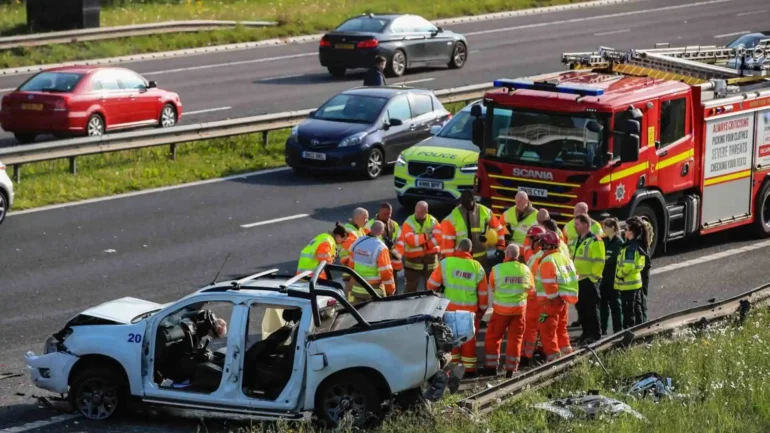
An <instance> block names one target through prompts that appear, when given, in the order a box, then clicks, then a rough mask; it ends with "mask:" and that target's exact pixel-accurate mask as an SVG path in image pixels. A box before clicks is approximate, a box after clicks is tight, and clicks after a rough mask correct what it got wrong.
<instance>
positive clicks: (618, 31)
mask: <svg viewBox="0 0 770 433" xmlns="http://www.w3.org/2000/svg"><path fill="white" fill-rule="evenodd" d="M630 31H631V29H623V30H613V31H611V32H601V33H594V36H607V35H614V34H617V33H628V32H630Z"/></svg>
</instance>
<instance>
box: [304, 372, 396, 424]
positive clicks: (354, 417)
mask: <svg viewBox="0 0 770 433" xmlns="http://www.w3.org/2000/svg"><path fill="white" fill-rule="evenodd" d="M314 413H315V416H316V418H317V421H318V423H320V424H322V425H324V426H325V427H329V428H334V427H337V426H338V425H339V424H340V422H342V421H343V419H344V418H345V417H346V416H349V417H350V418H351V421H352V423H353V426H354V427H363V426H366V425H368V424H370V423H371V422H373V421H376V420H378V419H380V418H381V417H382V398H381V397H380V395H379V393H378V391H377V388H376V387H375V386H374V383H373V382H372V381H371V380H370V379H369V378H368V377H366V376H365V375H362V374H359V373H351V374H346V375H336V376H333V377H331V378H329V379H328V380H326V381H324V383H322V384H321V387H320V388H319V389H318V391H317V393H316V397H315V409H314Z"/></svg>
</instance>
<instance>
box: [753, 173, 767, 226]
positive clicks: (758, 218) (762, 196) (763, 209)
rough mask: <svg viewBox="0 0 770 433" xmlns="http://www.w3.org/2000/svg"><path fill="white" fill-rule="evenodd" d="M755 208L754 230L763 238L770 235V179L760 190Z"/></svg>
mask: <svg viewBox="0 0 770 433" xmlns="http://www.w3.org/2000/svg"><path fill="white" fill-rule="evenodd" d="M756 207H757V208H756V209H755V210H754V215H755V219H754V231H755V232H756V235H757V236H758V237H761V238H767V237H770V181H767V182H765V185H764V186H763V187H762V189H761V190H759V194H758V195H757V200H756Z"/></svg>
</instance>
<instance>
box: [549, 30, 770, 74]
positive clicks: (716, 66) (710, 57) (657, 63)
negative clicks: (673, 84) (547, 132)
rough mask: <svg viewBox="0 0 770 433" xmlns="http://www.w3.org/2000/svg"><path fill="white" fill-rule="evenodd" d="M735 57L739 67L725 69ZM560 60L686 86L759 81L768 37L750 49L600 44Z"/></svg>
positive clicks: (768, 57)
mask: <svg viewBox="0 0 770 433" xmlns="http://www.w3.org/2000/svg"><path fill="white" fill-rule="evenodd" d="M733 59H735V64H737V65H743V67H742V68H735V69H733V68H728V67H725V66H722V65H726V64H727V63H728V62H729V61H730V60H733ZM562 62H563V63H566V64H568V65H569V66H570V68H571V69H608V70H610V71H611V72H616V73H621V74H626V75H634V76H644V77H651V78H658V79H667V80H677V81H683V82H685V83H687V84H690V85H698V84H702V83H707V82H709V81H710V80H715V79H722V80H726V81H727V83H728V84H738V83H745V82H753V81H759V80H763V79H765V78H766V77H767V76H768V66H770V39H765V40H762V41H760V42H759V43H758V44H757V46H756V47H755V48H754V49H751V50H746V49H744V48H743V47H738V48H727V47H716V46H689V47H681V48H669V47H665V48H657V47H656V48H654V49H646V50H627V51H626V50H616V49H613V48H606V47H600V48H599V51H598V52H582V53H565V54H563V55H562Z"/></svg>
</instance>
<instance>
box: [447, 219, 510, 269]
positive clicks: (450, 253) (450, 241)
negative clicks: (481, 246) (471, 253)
mask: <svg viewBox="0 0 770 433" xmlns="http://www.w3.org/2000/svg"><path fill="white" fill-rule="evenodd" d="M489 228H491V229H492V230H494V231H496V232H497V245H496V246H495V248H496V249H497V250H500V251H503V250H505V227H504V226H503V225H502V224H500V220H498V219H497V217H496V216H495V214H493V213H491V212H490V218H489ZM467 230H468V237H469V238H470V237H471V236H470V234H471V228H470V227H468V228H467ZM482 234H485V233H482ZM440 241H441V244H440V245H441V257H442V258H445V257H459V256H458V255H457V254H459V253H457V252H456V250H455V248H456V247H457V241H458V239H457V231H456V230H455V226H454V225H452V223H451V221H449V219H448V218H447V219H445V220H444V221H442V222H441V236H440ZM474 249H475V247H474Z"/></svg>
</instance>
